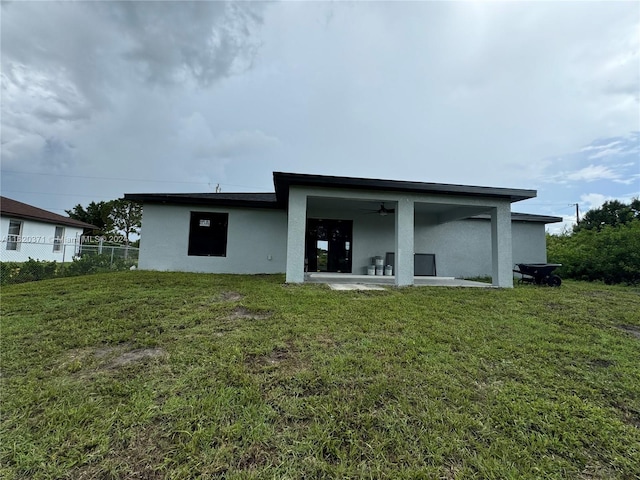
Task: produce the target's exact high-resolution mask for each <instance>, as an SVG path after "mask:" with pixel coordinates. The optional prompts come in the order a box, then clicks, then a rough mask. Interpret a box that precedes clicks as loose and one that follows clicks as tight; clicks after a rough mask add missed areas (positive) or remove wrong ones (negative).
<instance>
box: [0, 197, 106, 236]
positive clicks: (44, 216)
mask: <svg viewBox="0 0 640 480" xmlns="http://www.w3.org/2000/svg"><path fill="white" fill-rule="evenodd" d="M0 214H1V215H2V216H3V217H8V218H16V219H21V220H34V221H37V222H41V223H48V224H51V225H64V226H66V227H76V228H83V229H86V230H89V229H91V230H95V229H97V228H98V227H97V226H95V225H92V224H90V223H86V222H82V221H80V220H75V219H73V218H69V217H65V216H63V215H58V214H57V213H53V212H50V211H48V210H44V209H42V208H38V207H34V206H33V205H29V204H28V203H23V202H19V201H17V200H13V199H11V198H7V197H1V198H0Z"/></svg>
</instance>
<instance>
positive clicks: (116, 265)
mask: <svg viewBox="0 0 640 480" xmlns="http://www.w3.org/2000/svg"><path fill="white" fill-rule="evenodd" d="M138 253H139V249H138V248H136V247H132V246H128V245H112V244H106V243H103V242H100V243H98V244H83V243H81V242H79V241H78V242H67V243H62V242H53V243H49V242H34V241H20V242H16V241H6V240H5V241H2V242H0V266H1V271H0V283H1V284H2V285H7V284H12V283H23V282H28V281H33V280H43V279H46V278H55V277H66V276H75V275H85V274H90V273H99V272H108V271H116V270H129V269H135V268H137V265H138Z"/></svg>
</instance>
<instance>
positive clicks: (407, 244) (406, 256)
mask: <svg viewBox="0 0 640 480" xmlns="http://www.w3.org/2000/svg"><path fill="white" fill-rule="evenodd" d="M414 230H415V227H414V201H413V199H410V198H402V199H400V200H398V206H397V208H396V254H395V269H396V271H395V272H394V273H395V277H396V286H397V287H403V286H406V285H413V254H414V246H413V243H414V236H415V232H414Z"/></svg>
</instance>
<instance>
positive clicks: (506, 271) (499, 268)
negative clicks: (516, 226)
mask: <svg viewBox="0 0 640 480" xmlns="http://www.w3.org/2000/svg"><path fill="white" fill-rule="evenodd" d="M512 261H513V259H512V249H511V204H510V203H509V202H504V203H501V204H499V205H498V206H497V207H495V208H492V209H491V263H492V272H491V273H492V283H493V285H494V286H496V287H502V288H513V271H512V270H513V265H512Z"/></svg>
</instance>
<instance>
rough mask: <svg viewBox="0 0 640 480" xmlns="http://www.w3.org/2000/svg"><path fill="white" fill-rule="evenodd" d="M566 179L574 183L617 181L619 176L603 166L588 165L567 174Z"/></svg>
mask: <svg viewBox="0 0 640 480" xmlns="http://www.w3.org/2000/svg"><path fill="white" fill-rule="evenodd" d="M567 178H568V179H569V180H574V181H583V182H594V181H596V180H617V179H619V178H620V175H619V174H618V173H617V172H615V171H613V170H612V169H611V168H609V167H605V166H604V165H589V166H588V167H585V168H582V169H580V170H578V171H577V172H573V173H570V174H568V175H567Z"/></svg>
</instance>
